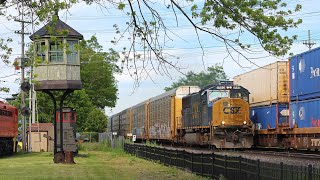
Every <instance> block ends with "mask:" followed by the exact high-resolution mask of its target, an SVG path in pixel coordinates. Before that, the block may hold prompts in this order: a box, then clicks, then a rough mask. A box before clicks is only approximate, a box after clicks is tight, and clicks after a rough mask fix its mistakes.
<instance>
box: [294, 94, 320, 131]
mask: <svg viewBox="0 0 320 180" xmlns="http://www.w3.org/2000/svg"><path fill="white" fill-rule="evenodd" d="M319 109H320V98H318V99H311V100H305V101H296V102H291V103H290V126H291V127H294V125H295V124H296V125H297V127H298V128H309V127H320V111H319ZM319 132H320V129H319Z"/></svg>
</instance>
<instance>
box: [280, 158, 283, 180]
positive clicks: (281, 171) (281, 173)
mask: <svg viewBox="0 0 320 180" xmlns="http://www.w3.org/2000/svg"><path fill="white" fill-rule="evenodd" d="M280 180H283V162H281V163H280Z"/></svg>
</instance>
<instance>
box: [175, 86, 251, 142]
mask: <svg viewBox="0 0 320 180" xmlns="http://www.w3.org/2000/svg"><path fill="white" fill-rule="evenodd" d="M248 100H249V91H248V90H247V89H245V88H243V87H241V86H237V85H234V84H233V82H232V81H221V82H220V83H219V84H217V85H210V86H207V87H205V88H203V89H201V90H200V91H199V92H196V93H193V94H190V95H187V96H185V97H183V98H182V121H181V122H182V124H181V126H180V127H178V129H177V135H178V136H177V141H178V142H179V143H186V144H197V145H210V146H212V147H214V148H250V147H251V146H252V145H253V130H252V123H251V121H250V119H249V102H248Z"/></svg>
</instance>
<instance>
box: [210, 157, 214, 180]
mask: <svg viewBox="0 0 320 180" xmlns="http://www.w3.org/2000/svg"><path fill="white" fill-rule="evenodd" d="M214 159H215V157H214V153H212V164H211V179H213V176H214Z"/></svg>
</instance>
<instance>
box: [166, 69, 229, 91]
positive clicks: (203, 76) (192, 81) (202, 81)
mask: <svg viewBox="0 0 320 180" xmlns="http://www.w3.org/2000/svg"><path fill="white" fill-rule="evenodd" d="M226 79H227V75H226V74H225V72H224V71H223V67H222V66H219V65H214V66H212V67H208V69H207V72H204V71H201V72H200V73H198V74H197V73H194V72H192V71H189V72H188V73H187V74H186V75H185V77H182V78H180V79H179V80H178V81H177V82H174V83H173V84H172V85H171V86H170V87H166V88H164V90H165V91H169V90H171V89H174V88H177V87H179V86H199V87H201V88H203V87H205V86H207V85H210V84H213V83H217V82H219V81H220V80H226Z"/></svg>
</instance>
